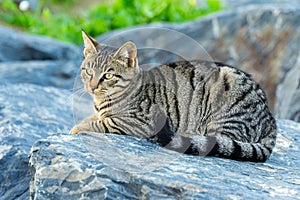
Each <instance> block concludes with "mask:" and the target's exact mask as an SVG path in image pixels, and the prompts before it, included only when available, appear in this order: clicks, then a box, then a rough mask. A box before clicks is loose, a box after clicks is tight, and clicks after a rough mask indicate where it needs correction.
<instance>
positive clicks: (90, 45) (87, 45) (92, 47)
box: [82, 30, 99, 57]
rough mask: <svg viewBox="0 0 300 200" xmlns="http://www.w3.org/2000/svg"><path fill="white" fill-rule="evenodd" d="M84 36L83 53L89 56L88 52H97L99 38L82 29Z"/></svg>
mask: <svg viewBox="0 0 300 200" xmlns="http://www.w3.org/2000/svg"><path fill="white" fill-rule="evenodd" d="M82 38H83V43H84V50H83V55H84V57H87V55H88V54H90V53H94V52H97V49H96V47H97V46H98V45H99V43H98V42H97V40H95V39H94V38H92V37H91V36H89V35H88V34H86V32H85V31H84V30H82Z"/></svg>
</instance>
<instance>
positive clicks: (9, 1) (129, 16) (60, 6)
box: [0, 0, 224, 44]
mask: <svg viewBox="0 0 300 200" xmlns="http://www.w3.org/2000/svg"><path fill="white" fill-rule="evenodd" d="M99 2H100V3H99ZM223 8H224V7H223V5H222V3H221V0H206V4H204V5H202V7H200V6H199V5H197V1H196V0H161V1H157V0H111V1H108V0H103V1H98V3H96V4H95V1H88V0H87V1H84V3H82V2H81V3H80V1H79V0H50V1H49V0H48V1H47V0H40V1H39V6H38V9H37V10H35V11H20V10H19V9H18V7H17V5H16V4H15V3H14V2H13V0H1V1H0V23H1V24H4V25H9V26H13V27H16V28H18V29H20V30H22V31H26V32H30V33H35V34H42V35H47V36H50V37H54V38H57V39H60V40H63V41H67V42H72V43H75V44H81V43H82V39H81V34H79V32H80V30H81V29H82V28H83V29H84V30H85V31H86V32H87V33H89V34H90V35H92V36H98V35H100V34H102V33H105V32H107V31H110V30H114V29H119V28H123V27H128V26H133V25H137V24H146V23H150V22H158V21H164V22H184V21H187V20H191V19H195V18H197V17H200V16H204V15H207V14H209V13H212V12H216V11H219V10H222V9H223Z"/></svg>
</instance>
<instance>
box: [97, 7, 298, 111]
mask: <svg viewBox="0 0 300 200" xmlns="http://www.w3.org/2000/svg"><path fill="white" fill-rule="evenodd" d="M291 5H293V6H291ZM296 5H299V6H296ZM299 19H300V3H299V2H298V4H297V3H296V2H295V3H294V4H290V5H288V3H286V4H282V5H281V4H279V5H278V4H277V5H276V4H266V5H263V6H262V5H250V6H247V7H238V8H237V9H236V10H232V11H228V12H220V13H217V14H213V15H209V16H207V17H204V18H201V19H198V20H195V21H191V22H187V23H183V24H169V23H157V24H150V25H143V26H138V27H137V29H132V28H130V29H125V30H121V31H115V32H111V33H108V34H104V35H102V36H100V37H98V38H97V39H98V40H99V41H100V42H102V41H104V42H105V43H109V44H112V45H115V46H119V45H121V44H123V43H124V42H125V41H128V40H132V41H134V42H135V43H136V44H137V47H138V48H142V49H144V48H145V47H146V48H154V49H155V46H156V47H157V48H156V49H158V52H159V51H160V49H164V48H165V47H166V46H169V47H171V48H172V47H173V51H171V52H176V53H179V55H181V54H180V53H181V52H185V53H184V54H183V55H191V57H192V58H197V57H200V58H204V59H207V58H212V59H213V60H218V61H221V62H224V63H227V64H230V65H233V66H237V67H239V68H241V69H243V70H245V71H247V72H248V73H251V74H252V75H253V77H254V78H255V79H256V80H257V81H258V82H259V83H260V84H261V85H262V87H263V88H264V89H265V90H266V93H267V96H268V97H269V101H270V104H271V106H272V107H275V103H276V89H277V86H278V85H280V84H282V83H283V81H284V80H285V76H286V73H287V72H288V71H290V70H291V69H293V68H298V69H299V68H300V65H299V62H297V61H298V60H299V59H300V54H299V51H300V47H299V45H298V44H299V43H300V30H299V28H298V27H299V26H300V20H299ZM155 28H156V29H155ZM162 28H168V29H172V30H174V31H179V32H181V33H184V34H185V35H186V36H183V37H181V36H180V35H179V34H174V33H171V32H169V33H168V32H167V33H165V32H164V31H163V30H162ZM187 36H188V37H190V38H192V39H194V40H195V41H196V42H198V43H199V44H200V45H201V46H202V47H203V49H202V50H201V48H200V50H199V48H196V47H194V46H195V45H194V46H193V47H191V45H185V44H186V43H187V42H188V44H191V43H192V42H190V41H188V40H187V38H186V37H187ZM145 38H146V39H145ZM164 40H167V42H164ZM182 41H183V42H182ZM172 43H173V46H172ZM170 44H171V45H170ZM169 49H170V48H169ZM169 49H168V50H169ZM195 49H196V52H195ZM204 50H205V51H206V52H203V51H204ZM178 51H179V52H178ZM198 54H201V55H200V56H198ZM153 55H155V54H153ZM151 57H152V59H150V60H149V59H148V58H147V57H145V56H144V54H143V56H141V57H140V61H141V62H142V63H143V64H145V63H162V61H165V60H167V59H166V58H161V56H155V58H156V60H153V56H151ZM185 58H187V59H189V57H185ZM290 84H292V85H289V86H290V87H293V86H294V85H295V84H298V83H290ZM277 92H278V93H279V94H278V95H277V97H279V98H280V97H281V96H282V95H281V94H280V91H277ZM298 101H300V99H298ZM288 106H291V105H288ZM279 109H280V108H279ZM291 109H293V107H291ZM275 110H278V109H277V108H276V109H275Z"/></svg>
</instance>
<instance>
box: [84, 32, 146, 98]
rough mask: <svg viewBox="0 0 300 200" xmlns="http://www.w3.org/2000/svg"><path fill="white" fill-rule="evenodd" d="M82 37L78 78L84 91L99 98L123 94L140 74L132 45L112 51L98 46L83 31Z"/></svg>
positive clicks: (135, 52) (134, 48)
mask: <svg viewBox="0 0 300 200" xmlns="http://www.w3.org/2000/svg"><path fill="white" fill-rule="evenodd" d="M82 36H83V41H84V50H83V55H84V60H83V62H82V64H81V78H82V81H83V83H84V85H85V89H86V90H87V91H88V92H89V93H90V94H91V95H93V96H96V97H99V98H105V97H108V96H112V95H117V94H118V93H122V92H123V91H125V90H126V88H128V87H129V86H130V84H131V82H132V80H134V78H135V77H136V76H137V75H138V74H139V72H140V71H139V66H138V60H137V49H136V46H135V44H134V43H133V42H126V43H125V44H123V45H122V46H121V47H120V48H118V49H115V48H112V47H109V46H105V45H102V44H100V43H98V42H97V41H96V40H95V39H93V38H92V37H90V36H89V35H87V34H86V33H85V32H84V31H82Z"/></svg>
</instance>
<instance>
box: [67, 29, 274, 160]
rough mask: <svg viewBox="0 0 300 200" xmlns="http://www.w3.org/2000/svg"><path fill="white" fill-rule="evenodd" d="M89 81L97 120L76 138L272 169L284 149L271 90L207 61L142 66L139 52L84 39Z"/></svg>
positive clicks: (86, 122) (86, 84)
mask: <svg viewBox="0 0 300 200" xmlns="http://www.w3.org/2000/svg"><path fill="white" fill-rule="evenodd" d="M82 36H83V41H84V51H83V54H84V59H83V61H82V65H81V78H82V81H83V83H84V87H85V90H86V91H87V92H88V93H89V94H90V95H91V96H92V97H93V100H94V110H95V114H94V115H93V116H91V117H90V118H88V119H85V120H83V121H82V122H81V123H79V124H78V125H76V126H74V127H73V128H72V129H71V130H70V133H72V134H77V133H80V132H85V131H92V132H101V133H116V134H124V135H131V136H135V137H139V138H147V139H149V140H151V141H154V142H156V143H158V144H160V145H161V146H164V147H166V148H168V149H171V150H174V151H178V152H182V153H186V154H191V155H199V156H217V157H222V158H229V159H234V160H239V161H252V162H264V161H266V160H267V159H268V158H269V156H270V155H271V153H272V150H273V148H274V146H275V142H276V121H275V119H274V117H273V116H272V113H271V111H270V109H269V107H268V102H267V98H266V95H265V93H264V91H263V90H262V89H261V88H260V86H259V85H258V84H257V83H256V82H255V81H254V80H253V79H251V76H250V75H249V74H247V73H245V72H243V71H241V70H239V69H237V68H234V67H231V66H228V65H225V64H222V63H220V62H210V61H201V60H192V61H178V62H173V63H169V64H163V65H160V66H157V67H155V68H152V69H150V70H148V71H145V70H143V69H141V68H140V67H139V65H138V59H137V48H136V45H135V44H134V43H133V42H131V41H128V42H126V43H125V44H123V45H122V46H121V47H120V48H112V47H109V46H106V45H103V44H100V43H98V42H97V41H96V40H95V39H93V38H92V37H91V36H89V35H87V34H86V33H85V32H84V31H83V32H82Z"/></svg>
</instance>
